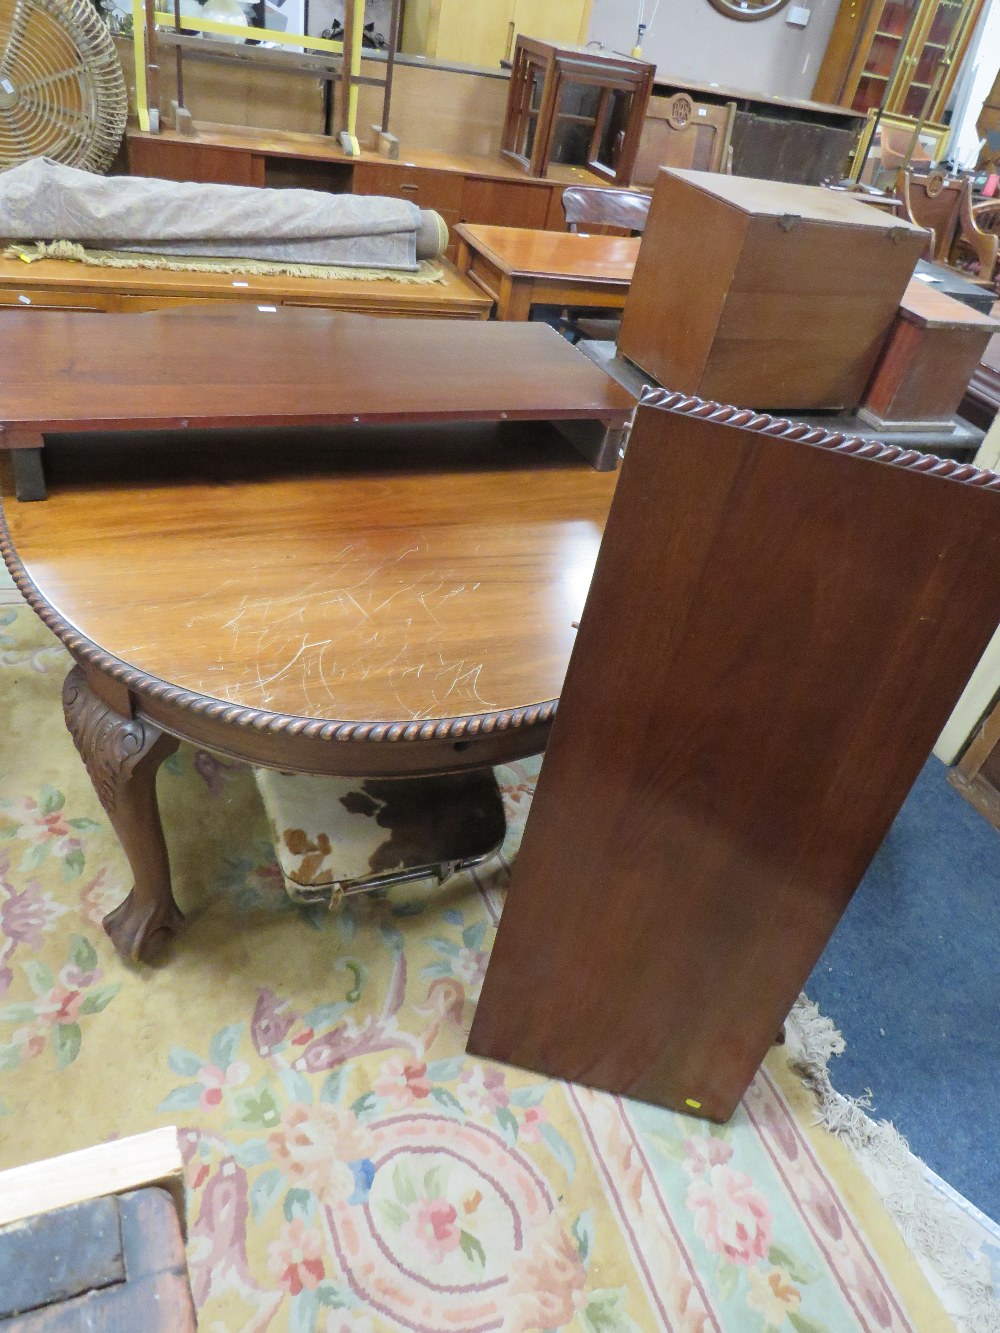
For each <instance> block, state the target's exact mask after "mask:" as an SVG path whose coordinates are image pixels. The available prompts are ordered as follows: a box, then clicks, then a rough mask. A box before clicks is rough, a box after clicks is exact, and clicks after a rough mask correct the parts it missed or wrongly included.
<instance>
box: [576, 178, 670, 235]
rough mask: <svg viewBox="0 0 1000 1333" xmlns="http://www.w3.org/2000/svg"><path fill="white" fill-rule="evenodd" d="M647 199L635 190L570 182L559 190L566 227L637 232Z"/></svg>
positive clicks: (640, 230)
mask: <svg viewBox="0 0 1000 1333" xmlns="http://www.w3.org/2000/svg"><path fill="white" fill-rule="evenodd" d="M650 202H651V199H650V196H649V195H648V194H642V193H640V191H638V190H612V189H603V188H602V187H601V186H599V185H570V186H568V187H567V188H566V189H565V190H563V194H562V206H563V213H564V214H565V217H566V226H567V228H568V230H569V231H579V230H580V227H581V224H582V225H583V227H584V229H585V230H586V231H588V232H594V233H597V234H601V233H602V232H606V233H608V234H609V235H615V234H618V233H624V234H625V235H628V236H641V235H642V233H643V231H644V230H645V227H646V217H647V214H648V213H649V205H650Z"/></svg>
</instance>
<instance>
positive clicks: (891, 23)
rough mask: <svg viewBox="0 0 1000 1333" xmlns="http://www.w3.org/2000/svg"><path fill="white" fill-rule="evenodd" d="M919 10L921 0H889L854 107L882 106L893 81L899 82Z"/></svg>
mask: <svg viewBox="0 0 1000 1333" xmlns="http://www.w3.org/2000/svg"><path fill="white" fill-rule="evenodd" d="M918 10H919V0H886V3H885V4H884V5H883V6H882V11H881V13H880V14H879V17H878V22H877V25H876V28H875V32H874V34H873V35H872V39H871V45H870V46H869V48H868V54H867V57H866V59H865V63H864V68H863V70H862V72H861V76H860V78H859V79H858V86H857V89H856V90H855V93H854V100H853V101H852V102H851V107H852V109H853V110H855V111H871V110H872V109H873V108H874V107H879V106H882V105H883V103H884V102H885V99H886V93H887V92H888V91H889V87H890V85H891V84H897V85H898V80H899V76H900V75H901V74H902V73H903V71H904V69H905V65H904V62H903V53H904V51H905V50H906V47H907V44H908V42H909V39H910V35H911V33H912V32H913V28H914V23H915V20H916V18H917V14H918Z"/></svg>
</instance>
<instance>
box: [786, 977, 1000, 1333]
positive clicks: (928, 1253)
mask: <svg viewBox="0 0 1000 1333" xmlns="http://www.w3.org/2000/svg"><path fill="white" fill-rule="evenodd" d="M787 1032H788V1037H789V1043H788V1063H789V1066H790V1068H791V1069H793V1070H794V1071H795V1073H796V1074H798V1075H799V1077H800V1078H801V1079H802V1082H803V1084H804V1086H805V1087H807V1088H809V1089H810V1091H811V1092H812V1093H813V1094H814V1096H815V1097H816V1101H817V1112H818V1114H817V1117H816V1123H817V1124H820V1125H822V1126H823V1128H824V1129H826V1130H829V1132H830V1133H831V1134H835V1135H836V1136H837V1137H838V1138H840V1139H842V1140H843V1141H844V1142H845V1143H846V1144H847V1146H848V1147H849V1148H851V1149H852V1151H853V1152H854V1153H855V1154H856V1156H857V1157H858V1159H859V1161H860V1163H861V1165H862V1167H863V1169H864V1170H865V1173H866V1175H868V1177H869V1178H870V1179H871V1180H872V1183H873V1184H874V1185H875V1186H876V1187H877V1188H878V1190H879V1192H880V1195H881V1198H882V1202H883V1204H884V1205H885V1208H886V1211H887V1212H888V1213H889V1215H890V1217H891V1218H892V1220H893V1221H894V1222H895V1224H896V1226H897V1227H898V1229H899V1231H900V1234H901V1235H902V1237H903V1240H904V1241H905V1242H906V1244H907V1246H908V1247H909V1248H910V1249H911V1250H912V1251H913V1252H914V1253H916V1254H918V1255H920V1256H922V1257H923V1258H924V1259H925V1260H926V1261H927V1263H928V1264H929V1265H930V1267H931V1268H932V1269H933V1270H934V1271H935V1272H936V1273H937V1274H938V1275H939V1276H940V1278H941V1280H942V1282H943V1283H944V1284H945V1285H946V1287H947V1290H946V1291H943V1292H942V1291H939V1292H938V1295H939V1296H940V1297H941V1298H942V1302H943V1304H944V1305H945V1308H946V1310H947V1313H948V1315H949V1316H950V1317H951V1318H952V1319H953V1320H954V1321H955V1323H956V1325H957V1327H958V1328H959V1329H961V1330H962V1331H963V1333H1000V1301H998V1300H997V1297H996V1295H995V1293H994V1290H993V1287H992V1284H991V1282H990V1281H989V1280H987V1279H984V1277H983V1275H982V1272H981V1270H980V1269H979V1268H978V1267H977V1265H976V1262H975V1261H974V1259H973V1258H972V1257H971V1256H970V1254H969V1250H968V1248H967V1246H966V1245H965V1244H964V1243H963V1240H962V1237H961V1235H958V1234H956V1231H955V1227H954V1220H953V1213H952V1211H951V1209H950V1208H949V1206H948V1205H947V1204H946V1203H945V1202H944V1200H943V1199H942V1198H941V1196H940V1195H939V1194H938V1193H937V1191H936V1190H935V1189H934V1187H933V1186H932V1185H931V1183H930V1182H929V1181H928V1179H927V1177H926V1176H925V1174H924V1169H923V1163H922V1162H921V1161H920V1159H919V1158H917V1157H915V1156H914V1155H913V1153H912V1152H911V1151H910V1147H909V1144H908V1143H907V1142H906V1139H904V1138H903V1136H902V1135H901V1134H900V1133H899V1131H898V1130H897V1129H896V1127H895V1126H894V1125H893V1124H891V1123H890V1122H889V1121H888V1120H878V1121H876V1120H873V1119H872V1118H871V1116H870V1115H869V1114H868V1112H869V1111H870V1110H871V1109H872V1103H871V1095H870V1094H867V1095H865V1096H864V1097H845V1096H843V1095H842V1094H841V1093H839V1092H837V1090H836V1089H835V1088H834V1086H833V1084H832V1083H831V1081H830V1073H829V1069H828V1065H829V1061H830V1057H831V1056H833V1055H840V1054H841V1053H842V1052H843V1051H844V1050H845V1049H846V1047H845V1042H844V1038H843V1036H842V1035H841V1033H840V1032H839V1031H838V1030H837V1028H836V1026H835V1025H834V1023H833V1022H832V1021H831V1020H830V1019H829V1018H827V1017H825V1016H824V1015H823V1014H821V1013H820V1011H819V1006H818V1005H816V1004H814V1003H813V1002H812V1001H811V1000H810V999H809V998H808V997H807V996H805V995H801V996H799V999H798V1000H797V1001H796V1004H795V1007H794V1008H793V1009H792V1012H791V1014H790V1015H789V1018H788V1024H787ZM956 1295H957V1296H958V1298H959V1301H960V1302H961V1306H962V1308H955V1306H956V1302H955V1300H954V1297H955V1296H956ZM949 1296H951V1297H952V1299H951V1300H949V1299H948V1298H949Z"/></svg>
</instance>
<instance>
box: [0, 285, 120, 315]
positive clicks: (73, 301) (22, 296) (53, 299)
mask: <svg viewBox="0 0 1000 1333" xmlns="http://www.w3.org/2000/svg"><path fill="white" fill-rule="evenodd" d="M0 309H5V310H91V311H94V310H96V311H98V312H103V311H105V310H108V309H110V297H109V296H108V295H106V294H105V293H104V292H50V291H46V290H45V288H44V287H40V288H32V287H4V288H0Z"/></svg>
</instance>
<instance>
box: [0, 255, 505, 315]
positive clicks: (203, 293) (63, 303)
mask: <svg viewBox="0 0 1000 1333" xmlns="http://www.w3.org/2000/svg"><path fill="white" fill-rule="evenodd" d="M441 268H442V270H443V272H444V280H443V281H442V282H397V281H396V280H395V279H394V278H375V279H372V280H367V279H366V280H361V279H358V278H296V277H287V276H281V277H265V276H263V275H259V274H255V273H195V272H182V271H172V270H170V269H152V268H104V267H102V266H100V265H97V264H82V263H76V262H75V261H72V260H65V259H38V260H33V261H32V262H31V263H28V264H26V263H24V262H23V261H22V260H20V259H16V258H5V257H0V312H2V311H3V310H12V309H13V310H89V311H97V312H99V313H102V314H120V315H130V314H131V315H135V314H142V313H144V312H145V311H148V310H165V309H167V308H169V307H170V306H186V307H191V308H194V307H196V306H201V307H202V308H204V306H205V305H206V303H209V304H210V305H212V306H214V305H216V304H217V303H218V302H220V301H227V302H233V303H236V304H240V305H249V306H253V305H257V306H258V307H260V308H263V309H264V310H265V311H270V310H273V309H276V308H277V307H278V306H302V307H307V308H308V307H311V308H313V309H320V310H345V311H351V312H353V313H354V314H359V315H389V316H395V317H400V318H401V317H409V318H422V319H489V317H490V312H491V311H492V309H493V302H492V299H491V298H490V297H489V296H487V295H486V294H485V293H484V292H483V291H482V290H481V289H480V288H479V287H477V286H475V285H474V284H473V283H472V282H470V281H469V279H468V278H465V277H463V276H462V275H461V274H460V273H458V272H456V270H455V268H454V266H453V265H452V264H449V263H448V262H447V261H445V262H442V263H441Z"/></svg>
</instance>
